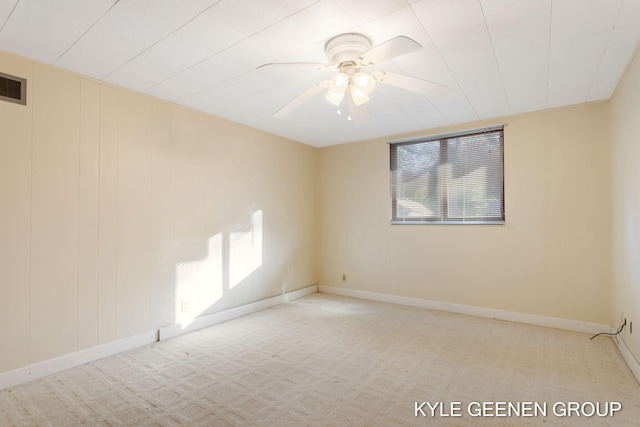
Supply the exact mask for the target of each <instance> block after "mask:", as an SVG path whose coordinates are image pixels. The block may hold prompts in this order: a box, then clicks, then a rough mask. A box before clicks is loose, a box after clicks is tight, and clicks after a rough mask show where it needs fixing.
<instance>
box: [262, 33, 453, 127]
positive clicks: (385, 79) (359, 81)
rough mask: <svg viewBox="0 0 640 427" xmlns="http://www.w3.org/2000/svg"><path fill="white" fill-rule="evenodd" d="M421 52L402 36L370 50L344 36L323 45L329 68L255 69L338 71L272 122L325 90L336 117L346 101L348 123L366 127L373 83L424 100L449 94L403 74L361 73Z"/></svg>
mask: <svg viewBox="0 0 640 427" xmlns="http://www.w3.org/2000/svg"><path fill="white" fill-rule="evenodd" d="M420 49H422V46H421V45H420V43H418V42H416V41H415V40H413V39H410V38H409V37H405V36H397V37H394V38H392V39H390V40H387V41H386V42H384V43H381V44H379V45H377V46H373V47H372V44H371V40H370V39H369V38H368V37H367V36H365V35H363V34H359V33H346V34H340V35H338V36H335V37H333V38H331V39H329V41H327V43H326V44H325V47H324V50H325V54H326V55H327V59H328V60H329V63H328V64H322V63H315V62H280V63H269V64H264V65H261V66H260V67H258V68H263V67H273V66H290V67H297V68H311V69H316V70H321V71H332V70H334V71H337V73H336V74H335V75H334V76H333V77H332V78H331V79H330V80H323V81H321V82H320V83H318V84H316V85H314V86H312V87H310V88H309V89H307V90H306V91H304V92H302V93H301V94H300V95H298V96H297V97H295V98H294V99H293V100H291V101H290V102H289V103H287V104H286V105H285V106H284V107H282V108H280V109H279V110H278V111H276V112H275V113H274V114H273V117H274V118H278V119H279V118H283V117H286V116H287V115H289V114H290V113H291V112H292V111H294V110H295V109H297V108H299V107H300V106H301V105H302V104H304V103H305V102H307V101H308V100H309V99H311V98H312V97H313V96H314V95H316V94H317V93H318V92H321V91H322V90H324V89H328V90H327V94H326V99H327V101H329V102H330V103H332V104H334V105H336V106H338V113H339V114H340V105H341V104H342V103H343V101H344V100H345V99H346V101H347V103H348V107H349V120H353V121H354V122H355V123H356V124H365V123H367V122H368V121H369V112H368V109H367V107H366V105H365V103H366V102H367V101H369V94H370V93H371V92H372V91H373V89H374V87H375V85H376V83H383V84H388V85H391V86H396V87H399V88H402V89H406V90H409V91H412V92H416V93H419V94H423V95H427V96H434V95H440V94H443V93H444V92H446V91H447V90H448V87H447V86H445V85H442V84H439V83H435V82H431V81H428V80H422V79H418V78H415V77H410V76H407V75H404V74H398V73H392V72H389V71H381V70H373V71H370V72H366V71H364V70H363V69H364V68H368V67H371V66H373V65H375V64H378V63H380V62H383V61H386V60H388V59H392V58H395V57H397V56H400V55H405V54H407V53H411V52H414V51H417V50H420Z"/></svg>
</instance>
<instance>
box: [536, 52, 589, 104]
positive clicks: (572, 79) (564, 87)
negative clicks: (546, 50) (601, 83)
mask: <svg viewBox="0 0 640 427" xmlns="http://www.w3.org/2000/svg"><path fill="white" fill-rule="evenodd" d="M599 63H600V55H594V56H591V57H586V58H582V59H581V60H580V61H576V60H571V61H560V62H552V63H550V64H549V83H548V105H547V107H548V108H554V107H560V106H563V105H573V104H580V103H583V102H587V99H588V97H589V91H590V90H591V85H592V83H593V81H594V79H595V76H596V72H597V70H598V65H599Z"/></svg>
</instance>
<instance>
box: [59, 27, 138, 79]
mask: <svg viewBox="0 0 640 427" xmlns="http://www.w3.org/2000/svg"><path fill="white" fill-rule="evenodd" d="M144 49H145V46H141V45H139V44H137V43H134V42H132V41H131V40H127V39H124V38H122V37H120V35H119V34H118V33H115V32H111V31H110V30H108V29H105V28H95V27H94V28H92V29H91V31H89V32H88V33H87V34H86V35H85V36H84V37H82V38H81V39H79V40H78V41H77V42H76V43H75V44H74V45H73V46H72V47H71V48H70V49H69V50H68V51H67V52H66V53H65V54H64V55H62V56H61V57H60V59H59V60H58V61H56V64H55V65H57V66H59V67H62V68H66V69H68V70H72V71H75V72H76V73H80V74H84V75H87V76H90V77H93V78H96V79H99V80H102V79H104V78H105V77H106V76H108V75H109V74H111V73H112V72H113V71H115V70H116V69H118V68H119V67H121V66H122V65H124V64H126V63H127V62H128V61H130V60H131V59H132V58H134V57H135V56H136V55H138V54H140V53H141V52H143V51H144Z"/></svg>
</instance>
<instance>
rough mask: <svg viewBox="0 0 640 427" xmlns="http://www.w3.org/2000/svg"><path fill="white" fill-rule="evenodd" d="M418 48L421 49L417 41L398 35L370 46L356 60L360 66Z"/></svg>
mask: <svg viewBox="0 0 640 427" xmlns="http://www.w3.org/2000/svg"><path fill="white" fill-rule="evenodd" d="M420 49H422V45H421V44H420V43H418V42H417V41H415V40H413V39H410V38H409V37H405V36H398V37H394V38H392V39H391V40H387V41H386V42H384V43H381V44H379V45H377V46H374V47H372V48H371V49H369V50H368V51H366V52H365V53H363V54H362V55H360V56H359V57H358V58H357V61H358V64H359V65H360V66H362V67H366V66H368V65H372V64H377V63H378V62H382V61H386V60H387V59H391V58H395V57H396V56H400V55H404V54H407V53H410V52H415V51H416V50H420Z"/></svg>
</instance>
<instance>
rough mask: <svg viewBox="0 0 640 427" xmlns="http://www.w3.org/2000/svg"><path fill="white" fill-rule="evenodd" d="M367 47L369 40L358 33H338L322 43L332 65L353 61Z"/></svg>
mask: <svg viewBox="0 0 640 427" xmlns="http://www.w3.org/2000/svg"><path fill="white" fill-rule="evenodd" d="M369 49H371V40H370V39H369V37H367V36H365V35H363V34H359V33H347V34H340V35H339V36H335V37H333V38H331V39H329V40H328V41H327V43H326V44H325V45H324V51H325V53H326V55H327V58H328V59H329V62H330V63H332V64H334V65H340V64H341V63H343V62H346V61H353V60H355V59H356V58H357V57H358V56H360V55H362V54H363V53H364V52H366V51H367V50H369Z"/></svg>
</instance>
